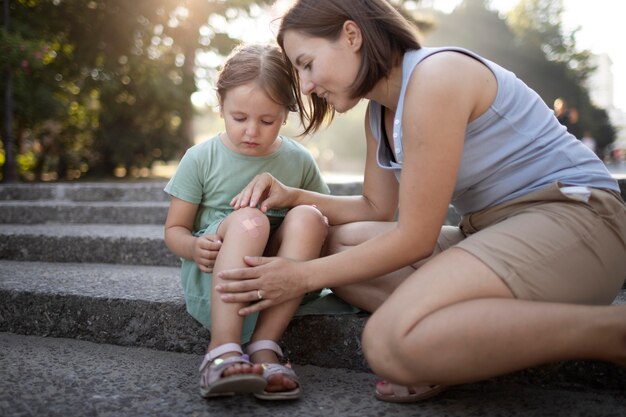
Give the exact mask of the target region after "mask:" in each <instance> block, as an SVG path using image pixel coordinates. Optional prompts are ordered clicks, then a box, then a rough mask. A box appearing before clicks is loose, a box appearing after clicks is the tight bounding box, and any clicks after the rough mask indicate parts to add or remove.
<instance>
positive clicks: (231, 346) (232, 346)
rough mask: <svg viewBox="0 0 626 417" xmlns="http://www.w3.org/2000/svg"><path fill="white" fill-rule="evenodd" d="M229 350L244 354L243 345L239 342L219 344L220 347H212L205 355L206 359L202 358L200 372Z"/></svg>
mask: <svg viewBox="0 0 626 417" xmlns="http://www.w3.org/2000/svg"><path fill="white" fill-rule="evenodd" d="M228 352H237V353H239V354H240V355H241V354H243V350H241V346H239V345H238V344H237V343H224V344H223V345H219V346H218V347H216V348H214V349H211V350H210V351H209V352H208V353H207V354H206V355H204V359H203V360H202V364H201V365H200V372H202V370H203V369H204V368H206V366H207V365H208V364H209V363H211V362H213V361H214V360H215V359H217V358H219V357H220V356H222V355H223V354H224V353H228ZM246 360H247V358H246Z"/></svg>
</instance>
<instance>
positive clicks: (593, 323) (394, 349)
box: [363, 248, 626, 385]
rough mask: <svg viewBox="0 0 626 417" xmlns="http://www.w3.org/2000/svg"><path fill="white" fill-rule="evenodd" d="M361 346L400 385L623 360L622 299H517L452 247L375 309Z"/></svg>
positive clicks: (625, 314) (625, 321)
mask: <svg viewBox="0 0 626 417" xmlns="http://www.w3.org/2000/svg"><path fill="white" fill-rule="evenodd" d="M363 351H364V353H365V356H366V358H367V360H368V363H369V364H370V366H371V367H372V369H373V370H374V372H376V373H377V374H378V375H380V376H382V377H383V378H386V379H388V380H390V381H392V382H395V383H399V384H404V385H419V384H445V385H452V384H460V383H466V382H471V381H476V380H481V379H485V378H489V377H493V376H496V375H501V374H504V373H508V372H512V371H516V370H520V369H523V368H527V367H532V366H536V365H539V364H543V363H547V362H551V361H558V360H569V359H575V358H588V359H600V360H610V361H615V362H621V363H626V306H619V307H615V306H613V307H612V306H585V305H573V304H561V303H549V302H536V301H526V300H518V299H514V298H513V295H512V293H511V291H510V290H509V288H508V287H507V286H506V285H505V284H504V283H503V282H502V280H501V279H500V278H499V277H498V276H497V275H496V274H495V273H494V272H493V271H492V270H491V269H489V268H488V267H487V266H486V265H484V264H483V263H482V262H481V261H480V260H478V259H477V258H476V257H474V256H473V255H470V254H469V253H468V252H465V251H463V250H461V249H457V248H452V249H450V250H448V251H445V252H443V253H441V254H440V255H438V256H437V257H435V258H433V259H432V260H430V261H429V262H427V263H426V264H425V265H423V266H422V267H421V268H420V269H418V270H417V271H416V272H414V273H413V274H412V275H411V276H410V277H409V278H407V279H406V280H405V282H404V283H403V284H402V285H401V286H400V290H399V291H395V292H394V293H393V294H392V295H391V296H390V297H389V299H388V301H387V302H385V303H384V304H383V305H382V306H381V307H380V308H379V309H378V310H377V311H376V312H375V313H374V314H373V315H372V317H371V319H370V320H369V321H368V323H367V325H366V327H365V330H364V333H363Z"/></svg>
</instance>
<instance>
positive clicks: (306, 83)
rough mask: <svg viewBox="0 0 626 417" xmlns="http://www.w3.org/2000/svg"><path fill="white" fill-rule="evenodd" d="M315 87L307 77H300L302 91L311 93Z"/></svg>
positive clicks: (307, 93) (306, 93)
mask: <svg viewBox="0 0 626 417" xmlns="http://www.w3.org/2000/svg"><path fill="white" fill-rule="evenodd" d="M314 89H315V84H314V83H313V81H311V80H307V79H305V78H300V91H302V94H305V95H307V96H308V95H309V94H311V93H312V92H313V90H314Z"/></svg>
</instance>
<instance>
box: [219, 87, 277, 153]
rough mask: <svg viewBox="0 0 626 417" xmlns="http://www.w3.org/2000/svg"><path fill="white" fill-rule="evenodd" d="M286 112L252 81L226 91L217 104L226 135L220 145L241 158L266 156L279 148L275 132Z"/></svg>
mask: <svg viewBox="0 0 626 417" xmlns="http://www.w3.org/2000/svg"><path fill="white" fill-rule="evenodd" d="M287 113H288V111H287V109H286V108H285V106H282V105H280V104H278V103H276V102H275V101H273V100H272V99H271V98H269V97H268V95H267V94H266V93H265V91H263V89H261V88H260V87H259V86H257V85H256V83H254V82H250V83H247V84H243V85H240V86H238V87H235V88H233V89H230V90H228V91H227V92H226V94H225V95H224V102H223V103H220V116H221V117H222V118H223V119H224V125H225V128H226V133H225V134H224V135H222V142H223V143H224V144H225V145H226V146H227V147H228V148H229V149H231V150H233V151H235V152H237V153H240V154H242V155H249V156H264V155H270V154H272V153H274V152H276V151H277V150H278V148H280V140H277V139H278V132H279V130H280V127H281V126H282V124H283V123H284V122H285V120H286V119H287Z"/></svg>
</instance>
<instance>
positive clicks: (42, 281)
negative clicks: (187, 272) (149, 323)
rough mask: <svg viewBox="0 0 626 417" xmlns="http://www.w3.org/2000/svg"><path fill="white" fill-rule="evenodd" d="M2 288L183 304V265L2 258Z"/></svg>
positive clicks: (0, 267) (3, 289)
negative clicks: (35, 260)
mask: <svg viewBox="0 0 626 417" xmlns="http://www.w3.org/2000/svg"><path fill="white" fill-rule="evenodd" d="M0 290H2V291H13V292H28V293H31V294H35V293H36V294H54V295H76V296H85V297H92V298H106V299H123V300H140V301H145V302H175V303H180V304H182V303H184V299H183V294H182V290H181V288H180V268H177V267H167V266H149V265H140V266H139V265H116V264H92V263H85V264H81V263H53V262H17V261H0Z"/></svg>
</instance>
